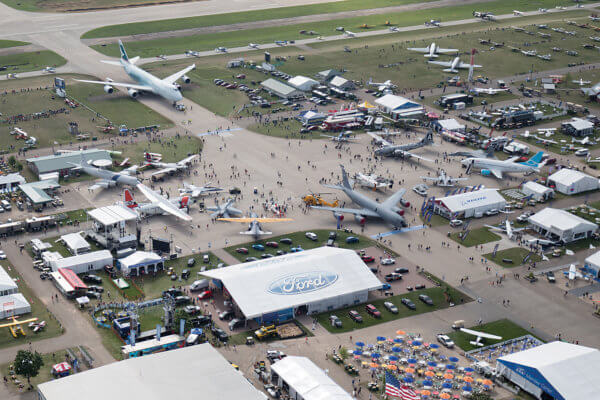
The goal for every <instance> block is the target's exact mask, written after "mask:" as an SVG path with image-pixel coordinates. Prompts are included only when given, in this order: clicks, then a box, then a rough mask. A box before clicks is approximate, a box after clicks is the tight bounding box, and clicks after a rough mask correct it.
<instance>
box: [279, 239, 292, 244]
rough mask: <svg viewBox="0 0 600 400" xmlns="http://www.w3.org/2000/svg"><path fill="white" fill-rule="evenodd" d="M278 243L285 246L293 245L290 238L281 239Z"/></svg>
mask: <svg viewBox="0 0 600 400" xmlns="http://www.w3.org/2000/svg"><path fill="white" fill-rule="evenodd" d="M279 243H283V244H287V245H291V244H292V243H294V242H293V241H292V239H290V238H283V239H279Z"/></svg>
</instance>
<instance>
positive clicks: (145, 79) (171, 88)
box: [121, 60, 183, 102]
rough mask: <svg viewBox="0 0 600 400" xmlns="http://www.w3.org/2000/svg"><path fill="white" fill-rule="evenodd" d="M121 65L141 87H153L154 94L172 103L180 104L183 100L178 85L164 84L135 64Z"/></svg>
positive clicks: (122, 62)
mask: <svg viewBox="0 0 600 400" xmlns="http://www.w3.org/2000/svg"><path fill="white" fill-rule="evenodd" d="M121 65H122V66H123V69H124V70H125V72H126V73H127V75H129V77H130V78H131V79H133V80H134V81H136V82H137V83H139V84H140V85H144V86H149V87H151V88H152V92H153V93H154V94H157V95H159V96H161V97H164V98H165V99H167V100H170V101H172V102H178V101H180V100H181V99H183V96H182V95H181V92H180V91H179V87H178V86H177V85H175V84H171V83H167V82H164V81H162V80H161V79H159V78H157V77H156V76H154V75H152V74H151V73H149V72H146V71H144V70H143V69H141V68H140V67H138V66H136V65H135V64H131V63H127V62H124V61H123V60H121Z"/></svg>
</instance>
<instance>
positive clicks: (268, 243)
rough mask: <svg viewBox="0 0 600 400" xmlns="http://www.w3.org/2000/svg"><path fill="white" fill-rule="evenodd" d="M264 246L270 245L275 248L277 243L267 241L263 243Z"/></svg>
mask: <svg viewBox="0 0 600 400" xmlns="http://www.w3.org/2000/svg"><path fill="white" fill-rule="evenodd" d="M265 246H267V247H272V248H274V249H276V248H278V247H279V243H277V242H267V243H265Z"/></svg>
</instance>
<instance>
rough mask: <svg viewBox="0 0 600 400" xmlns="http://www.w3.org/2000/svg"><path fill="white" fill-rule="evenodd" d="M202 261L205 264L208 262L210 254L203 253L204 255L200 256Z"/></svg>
mask: <svg viewBox="0 0 600 400" xmlns="http://www.w3.org/2000/svg"><path fill="white" fill-rule="evenodd" d="M202 261H203V262H204V263H205V264H208V263H209V262H210V256H209V255H208V254H205V255H203V256H202Z"/></svg>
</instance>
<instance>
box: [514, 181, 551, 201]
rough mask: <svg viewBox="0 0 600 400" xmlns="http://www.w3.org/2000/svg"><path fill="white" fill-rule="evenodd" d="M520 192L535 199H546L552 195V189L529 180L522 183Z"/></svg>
mask: <svg viewBox="0 0 600 400" xmlns="http://www.w3.org/2000/svg"><path fill="white" fill-rule="evenodd" d="M521 192H523V194H524V195H525V196H531V198H532V199H534V200H535V201H546V200H548V199H550V198H552V197H554V190H553V189H552V188H549V187H547V186H544V185H540V184H539V183H537V182H533V181H529V182H526V183H525V184H523V186H522V187H521Z"/></svg>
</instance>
